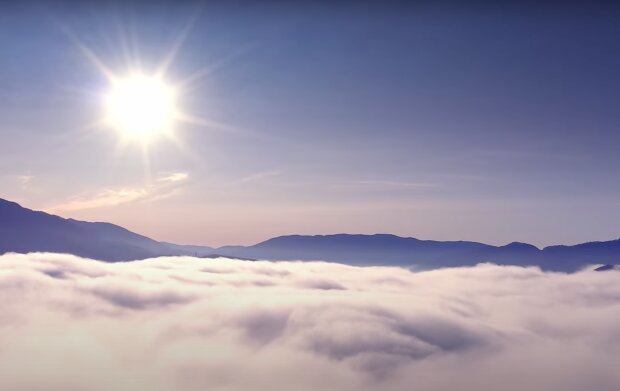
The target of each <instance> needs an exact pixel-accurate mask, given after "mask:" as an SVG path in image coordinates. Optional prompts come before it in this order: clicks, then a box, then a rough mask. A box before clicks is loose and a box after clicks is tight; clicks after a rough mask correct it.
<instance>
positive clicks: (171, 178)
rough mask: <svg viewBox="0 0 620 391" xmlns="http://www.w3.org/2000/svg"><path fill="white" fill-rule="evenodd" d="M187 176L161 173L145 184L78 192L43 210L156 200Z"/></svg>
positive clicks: (63, 210) (56, 210) (99, 206)
mask: <svg viewBox="0 0 620 391" xmlns="http://www.w3.org/2000/svg"><path fill="white" fill-rule="evenodd" d="M188 178H189V174H188V173H186V172H176V173H172V174H166V175H161V176H159V177H158V178H156V179H155V181H153V182H151V183H149V184H146V185H139V186H129V187H119V188H108V189H102V190H99V191H97V192H89V193H84V194H78V195H76V196H74V197H71V198H70V199H69V200H67V201H65V202H63V203H61V204H58V205H54V206H51V207H49V208H45V210H46V211H48V212H51V213H59V212H71V211H78V210H85V209H97V208H104V207H109V206H116V205H121V204H127V203H131V202H137V201H146V200H157V199H161V198H165V197H168V196H170V195H171V194H173V193H174V192H175V191H176V190H178V187H179V185H180V183H182V182H184V181H186V180H187V179H188Z"/></svg>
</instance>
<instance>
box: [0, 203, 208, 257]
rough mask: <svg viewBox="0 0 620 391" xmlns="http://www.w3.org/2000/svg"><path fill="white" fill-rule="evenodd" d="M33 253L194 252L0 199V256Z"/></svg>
mask: <svg viewBox="0 0 620 391" xmlns="http://www.w3.org/2000/svg"><path fill="white" fill-rule="evenodd" d="M210 250H211V249H209V248H204V251H205V252H209V251H210ZM35 251H49V252H60V253H69V254H74V255H79V256H83V257H89V258H94V259H100V260H104V261H127V260H134V259H144V258H149V257H153V256H160V255H182V254H192V253H194V252H195V251H197V250H196V249H183V248H182V246H171V245H169V244H167V243H162V242H158V241H155V240H152V239H149V238H147V237H146V236H142V235H138V234H136V233H133V232H131V231H128V230H126V229H125V228H122V227H119V226H117V225H114V224H109V223H89V222H84V221H77V220H73V219H63V218H62V217H58V216H54V215H50V214H47V213H44V212H36V211H32V210H30V209H26V208H23V207H21V206H20V205H19V204H17V203H14V202H10V201H6V200H3V199H0V253H5V252H21V253H26V252H35Z"/></svg>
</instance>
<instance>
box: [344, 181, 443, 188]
mask: <svg viewBox="0 0 620 391" xmlns="http://www.w3.org/2000/svg"><path fill="white" fill-rule="evenodd" d="M348 184H350V185H358V186H370V187H396V188H430V187H437V186H438V185H437V184H436V183H429V182H412V181H390V180H357V181H349V182H348Z"/></svg>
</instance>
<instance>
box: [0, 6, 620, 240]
mask: <svg viewBox="0 0 620 391" xmlns="http://www.w3.org/2000/svg"><path fill="white" fill-rule="evenodd" d="M77 4H78V3H77V2H65V3H49V4H46V5H41V4H33V5H29V6H7V7H6V9H3V10H2V13H0V49H1V53H2V54H1V56H2V57H1V61H0V140H1V141H0V197H2V198H7V199H11V200H15V201H18V202H21V203H22V204H24V205H25V206H27V207H30V208H34V209H44V210H47V211H50V212H54V213H57V214H60V215H62V216H65V217H73V218H78V219H85V220H98V221H110V222H113V223H117V224H120V225H123V226H125V227H127V228H129V229H132V230H134V231H137V232H139V233H142V234H146V235H148V236H151V237H153V238H155V239H159V240H167V241H174V242H180V243H192V244H207V245H220V244H232V243H235V244H245V243H253V242H257V241H260V240H263V239H266V238H268V237H271V236H275V235H281V234H290V233H308V234H310V233H312V234H320V233H337V232H351V233H375V232H389V233H395V234H400V235H404V236H415V237H419V238H427V239H454V240H459V239H462V240H477V241H483V242H487V243H497V244H500V243H507V242H510V241H513V240H518V241H527V242H531V243H533V244H537V245H546V244H551V243H576V242H582V241H587V240H595V239H599V240H606V239H612V238H617V237H619V236H620V176H619V175H618V169H619V168H620V154H619V153H618V149H619V148H620V132H619V131H618V124H619V123H620V121H619V119H620V118H619V117H620V110H618V105H619V103H620V78H618V69H620V44H619V43H618V42H620V41H619V40H618V37H620V24H618V23H617V21H618V20H619V19H618V18H619V17H620V9H619V8H612V7H611V6H610V5H604V4H602V3H601V4H598V3H592V4H591V5H585V4H584V5H581V6H580V5H575V4H572V5H556V6H554V7H552V6H551V5H549V6H535V5H521V6H516V5H514V6H502V7H500V6H492V5H485V4H484V2H480V3H478V5H477V6H475V7H465V6H456V5H448V4H447V3H442V4H441V5H436V6H432V5H424V6H422V5H419V6H403V5H398V4H396V3H392V4H391V5H384V6H371V5H353V3H349V4H348V5H341V6H329V5H328V4H327V3H322V4H318V5H310V4H303V3H297V4H296V5H292V4H288V5H287V4H286V3H284V2H272V3H269V4H267V5H266V4H264V3H263V4H260V5H259V4H252V3H251V2H247V3H245V2H244V3H236V4H235V5H228V6H221V5H216V4H211V3H208V2H207V3H205V4H203V5H202V7H199V6H197V4H193V3H189V2H185V3H177V4H176V5H173V4H172V3H170V4H168V5H166V4H164V3H161V4H158V5H146V2H140V3H139V4H138V3H134V4H133V5H129V6H128V5H125V6H120V5H115V4H114V3H108V4H107V5H96V3H95V2H93V3H92V4H91V5H88V4H82V5H77ZM192 18H194V19H193V24H192V27H191V29H189V32H188V34H187V36H186V39H185V41H184V44H183V46H182V47H181V48H180V50H179V51H178V53H177V56H176V58H175V60H174V62H173V63H172V65H171V67H170V69H169V72H168V75H167V78H168V79H169V80H171V81H180V80H183V79H186V78H188V77H190V76H192V75H197V74H198V75H199V76H201V77H200V78H198V77H197V78H194V79H193V81H192V83H191V84H190V87H191V89H190V90H188V91H186V92H184V93H183V94H182V95H181V96H180V98H179V99H180V102H179V105H180V106H181V108H182V109H183V110H184V111H186V112H189V113H192V114H193V115H195V116H196V117H202V118H207V119H209V120H210V121H212V122H213V123H216V124H217V125H215V126H209V127H204V126H198V125H195V124H188V123H181V124H178V126H176V127H175V139H176V142H174V141H171V140H167V139H161V140H157V141H156V142H153V143H152V144H151V145H150V150H149V154H148V161H149V165H148V167H147V166H146V165H145V159H144V158H143V153H142V149H141V147H140V146H139V145H138V144H135V143H129V144H126V145H121V144H120V142H119V136H118V133H117V132H115V131H113V130H111V129H108V128H105V127H101V126H93V125H92V124H93V123H94V122H95V121H96V120H97V119H98V118H100V117H101V116H102V110H103V109H102V106H103V105H102V101H103V95H104V94H105V91H106V90H107V89H108V81H107V79H106V78H105V77H104V75H103V74H102V73H101V72H100V70H98V69H97V67H95V66H94V64H93V63H92V62H91V61H89V59H88V58H87V56H85V55H84V53H83V51H82V50H80V48H79V45H78V42H77V41H80V42H81V43H82V44H83V45H85V46H87V47H88V48H90V49H91V50H92V51H93V52H94V53H96V55H97V56H98V57H99V58H100V59H101V60H102V61H103V62H105V63H106V65H107V66H108V67H109V68H111V69H112V70H114V71H115V72H117V73H119V74H122V73H124V72H126V71H127V70H128V64H130V63H132V64H136V63H138V62H140V63H141V64H142V69H143V71H144V72H147V73H148V72H151V71H152V70H154V69H155V68H156V67H157V66H158V65H159V64H161V62H162V60H163V59H164V58H165V57H166V55H167V53H169V52H170V50H171V48H172V47H174V44H175V42H177V41H178V39H179V36H181V35H182V32H183V31H184V29H185V27H186V26H187V25H188V23H189V22H190V21H191V20H192ZM71 36H73V39H72V38H71ZM130 60H131V61H130ZM134 67H135V65H134Z"/></svg>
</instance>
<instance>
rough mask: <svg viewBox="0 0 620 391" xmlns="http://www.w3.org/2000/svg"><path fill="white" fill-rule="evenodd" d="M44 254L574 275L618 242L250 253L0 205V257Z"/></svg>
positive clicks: (340, 241) (252, 249)
mask: <svg viewBox="0 0 620 391" xmlns="http://www.w3.org/2000/svg"><path fill="white" fill-rule="evenodd" d="M34 251H49V252H63V253H70V254H75V255H79V256H83V257H89V258H94V259H100V260H104V261H127V260H134V259H144V258H150V257H155V256H164V255H196V256H200V257H214V256H216V254H217V255H222V256H228V257H235V258H242V259H270V260H323V261H331V262H340V263H347V264H352V265H392V266H405V267H416V268H418V269H434V268H438V267H448V266H466V265H475V264H477V263H480V262H493V263H498V264H505V265H521V266H531V265H537V266H540V267H542V268H543V269H545V270H555V271H575V270H578V269H580V268H582V267H585V266H587V265H594V264H598V265H600V264H617V263H619V262H620V239H618V240H613V241H607V242H591V243H583V244H578V245H575V246H550V247H546V248H544V249H539V248H537V247H535V246H532V245H530V244H527V243H519V242H513V243H510V244H508V245H505V246H492V245H488V244H483V243H477V242H468V241H434V240H420V239H415V238H404V237H400V236H396V235H387V234H377V235H350V234H337V235H316V236H303V235H290V236H280V237H276V238H273V239H269V240H266V241H264V242H261V243H258V244H256V245H253V246H224V247H220V248H216V249H213V248H210V247H205V246H187V245H177V244H172V243H165V242H158V241H155V240H152V239H149V238H147V237H145V236H141V235H138V234H136V233H133V232H131V231H128V230H126V229H124V228H122V227H119V226H116V225H113V224H109V223H89V222H83V221H77V220H72V219H64V218H61V217H58V216H54V215H50V214H47V213H43V212H35V211H32V210H30V209H26V208H23V207H21V206H20V205H18V204H16V203H14V202H9V201H5V200H2V199H0V253H5V252H22V253H25V252H34Z"/></svg>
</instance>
